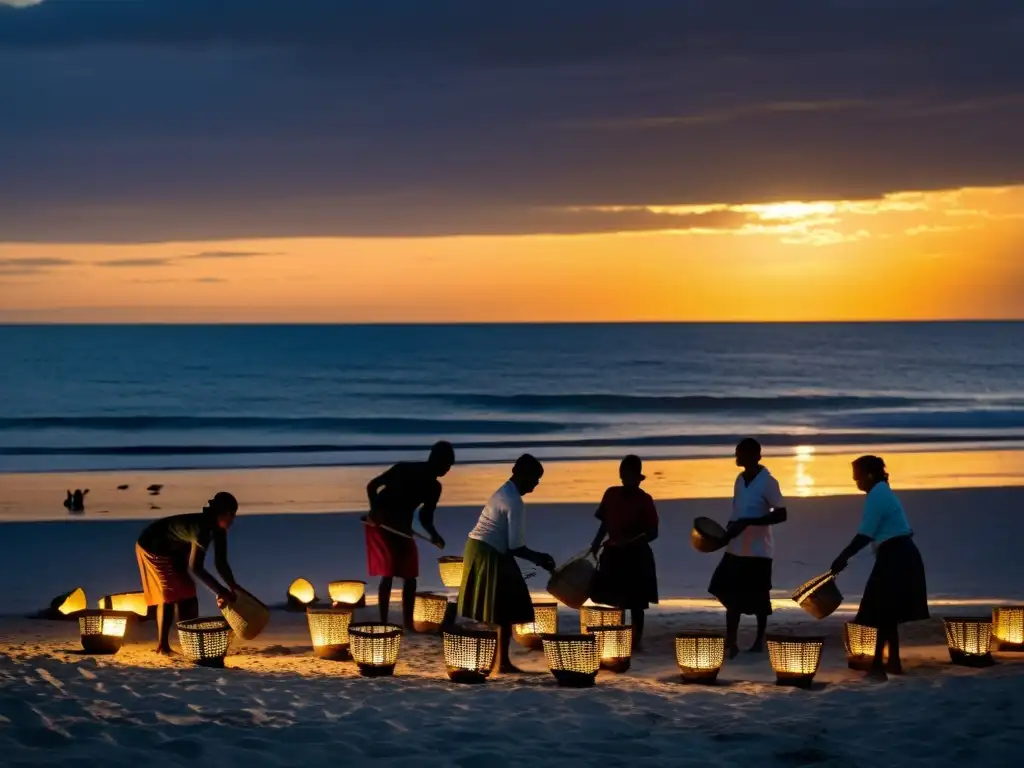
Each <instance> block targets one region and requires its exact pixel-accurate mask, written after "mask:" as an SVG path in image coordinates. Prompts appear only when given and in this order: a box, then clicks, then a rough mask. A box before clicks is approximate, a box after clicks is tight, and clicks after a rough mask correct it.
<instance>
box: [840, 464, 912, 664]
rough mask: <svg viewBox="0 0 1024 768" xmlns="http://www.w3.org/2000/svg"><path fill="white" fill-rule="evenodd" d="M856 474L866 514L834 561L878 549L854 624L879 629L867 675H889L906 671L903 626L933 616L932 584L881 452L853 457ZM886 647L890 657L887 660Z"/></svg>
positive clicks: (845, 561)
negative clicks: (902, 653) (902, 656)
mask: <svg viewBox="0 0 1024 768" xmlns="http://www.w3.org/2000/svg"><path fill="white" fill-rule="evenodd" d="M853 479H854V481H855V482H856V483H857V487H858V488H859V489H860V490H862V491H864V492H865V493H866V494H867V498H866V499H865V500H864V516H863V518H862V519H861V523H860V527H859V528H858V529H857V535H856V536H854V537H853V541H851V542H850V544H849V546H847V547H846V549H844V550H843V551H842V553H840V555H839V557H837V558H836V559H835V561H834V562H833V563H832V572H833V573H839V572H841V571H842V570H844V569H845V568H846V566H847V564H848V563H849V561H850V558H851V557H853V556H854V555H855V554H857V553H858V552H860V551H861V550H862V549H864V547H866V546H867V545H868V544H871V545H872V547H873V548H874V550H875V566H874V568H872V569H871V575H870V576H869V577H868V583H867V585H866V586H865V587H864V596H863V597H862V598H861V601H860V610H858V611H857V617H856V618H855V619H854V623H856V624H861V625H863V626H866V627H874V628H875V629H877V630H878V639H877V641H876V643H875V658H874V661H873V662H872V666H871V671H870V672H869V673H868V674H869V675H870V676H871V677H874V678H879V679H885V677H886V672H888V673H889V674H893V675H902V674H903V665H902V663H901V662H900V637H899V630H898V627H899V625H900V624H904V623H906V622H909V621H921V620H923V619H927V618H928V615H929V614H928V586H927V583H926V581H925V574H924V561H923V560H922V559H921V553H920V552H919V551H918V549H917V545H916V544H914V539H913V536H914V534H913V531H911V529H910V523H909V522H907V515H906V512H904V511H903V505H902V504H900V500H899V499H898V498H896V494H895V493H893V491H892V488H890V487H889V475H888V473H887V472H886V471H885V462H884V461H883V460H882V459H880V458H879V457H878V456H861V457H860V458H859V459H857V460H856V461H855V462H853ZM886 646H889V661H888V663H887V664H883V660H884V652H885V647H886Z"/></svg>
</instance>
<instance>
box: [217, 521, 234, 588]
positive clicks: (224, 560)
mask: <svg viewBox="0 0 1024 768" xmlns="http://www.w3.org/2000/svg"><path fill="white" fill-rule="evenodd" d="M213 563H214V565H215V566H216V568H217V573H219V574H220V577H221V578H222V579H224V583H225V584H227V585H228V589H230V590H234V588H235V587H237V586H238V582H236V581H235V574H234V573H232V572H231V566H230V565H228V535H227V533H226V532H225V531H223V530H219V529H218V531H217V532H216V533H214V534H213Z"/></svg>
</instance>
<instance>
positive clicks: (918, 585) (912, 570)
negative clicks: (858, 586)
mask: <svg viewBox="0 0 1024 768" xmlns="http://www.w3.org/2000/svg"><path fill="white" fill-rule="evenodd" d="M928 617H929V613H928V585H927V582H926V581H925V575H924V561H923V560H922V559H921V553H920V551H918V549H917V545H916V544H914V540H913V539H912V538H911V537H910V536H899V537H897V538H895V539H889V540H888V541H883V542H882V543H881V544H880V545H879V546H878V549H877V550H876V552H875V567H874V568H872V569H871V575H870V576H868V583H867V585H865V587H864V596H863V597H862V598H861V600H860V610H858V611H857V617H856V618H855V619H854V623H856V624H862V625H864V626H866V627H876V628H878V627H886V626H893V625H895V624H905V623H906V622H908V621H922V620H924V619H927V618H928Z"/></svg>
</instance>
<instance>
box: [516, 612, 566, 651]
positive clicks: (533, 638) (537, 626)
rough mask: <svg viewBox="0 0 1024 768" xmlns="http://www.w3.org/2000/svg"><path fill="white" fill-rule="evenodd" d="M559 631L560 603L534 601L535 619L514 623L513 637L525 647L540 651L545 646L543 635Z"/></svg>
mask: <svg viewBox="0 0 1024 768" xmlns="http://www.w3.org/2000/svg"><path fill="white" fill-rule="evenodd" d="M556 632H558V603H534V604H533V621H530V622H527V623H525V624H514V625H512V637H513V638H515V641H516V642H517V643H519V644H520V645H521V646H523V647H524V648H529V649H530V650H531V651H539V650H541V649H542V648H543V647H544V641H542V640H541V639H540V636H541V635H553V634H555V633H556Z"/></svg>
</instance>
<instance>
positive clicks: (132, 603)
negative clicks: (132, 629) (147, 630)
mask: <svg viewBox="0 0 1024 768" xmlns="http://www.w3.org/2000/svg"><path fill="white" fill-rule="evenodd" d="M99 607H100V608H102V609H103V610H105V611H131V612H132V613H134V614H136V615H137V616H138V617H139V618H140V619H145V618H148V617H149V616H150V615H153V616H155V615H156V609H155V607H154V608H150V606H149V605H147V604H146V595H145V594H144V593H142V592H118V593H117V594H114V595H104V596H103V597H101V598H100V600H99Z"/></svg>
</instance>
